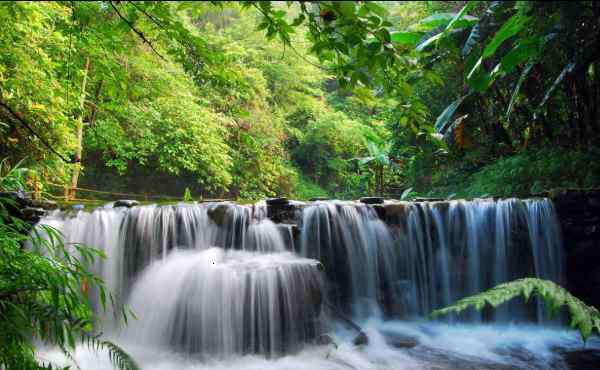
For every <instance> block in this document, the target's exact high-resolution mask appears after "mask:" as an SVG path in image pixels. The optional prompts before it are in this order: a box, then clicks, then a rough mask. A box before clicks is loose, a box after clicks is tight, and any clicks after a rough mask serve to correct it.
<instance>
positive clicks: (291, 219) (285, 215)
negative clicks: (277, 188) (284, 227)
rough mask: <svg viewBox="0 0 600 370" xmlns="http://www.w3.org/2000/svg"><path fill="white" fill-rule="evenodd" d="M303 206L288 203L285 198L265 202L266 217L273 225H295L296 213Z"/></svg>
mask: <svg viewBox="0 0 600 370" xmlns="http://www.w3.org/2000/svg"><path fill="white" fill-rule="evenodd" d="M303 206H304V205H303V204H298V203H290V202H289V201H288V200H287V199H286V198H274V199H268V200H267V217H268V218H269V219H271V221H273V222H275V223H286V224H295V223H296V211H299V210H300V209H301V208H302V207H303Z"/></svg>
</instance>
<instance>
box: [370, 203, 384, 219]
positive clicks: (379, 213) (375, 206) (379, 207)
mask: <svg viewBox="0 0 600 370" xmlns="http://www.w3.org/2000/svg"><path fill="white" fill-rule="evenodd" d="M373 209H374V210H375V212H376V213H377V217H379V218H380V219H382V220H385V207H384V205H383V204H373Z"/></svg>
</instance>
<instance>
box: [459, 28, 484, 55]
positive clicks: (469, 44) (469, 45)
mask: <svg viewBox="0 0 600 370" xmlns="http://www.w3.org/2000/svg"><path fill="white" fill-rule="evenodd" d="M479 30H480V25H479V23H477V24H476V25H475V26H473V28H472V29H471V33H469V37H468V38H467V41H465V45H464V46H463V49H462V55H463V57H466V56H467V55H469V54H470V53H471V50H473V48H474V47H475V46H476V45H477V44H478V43H479V39H480V38H481V33H480V31H479Z"/></svg>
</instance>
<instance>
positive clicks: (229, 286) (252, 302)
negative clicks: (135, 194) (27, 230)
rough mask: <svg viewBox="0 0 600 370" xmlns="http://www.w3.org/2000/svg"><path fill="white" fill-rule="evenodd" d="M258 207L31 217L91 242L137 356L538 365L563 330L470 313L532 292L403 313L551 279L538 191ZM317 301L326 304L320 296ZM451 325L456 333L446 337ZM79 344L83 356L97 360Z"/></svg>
mask: <svg viewBox="0 0 600 370" xmlns="http://www.w3.org/2000/svg"><path fill="white" fill-rule="evenodd" d="M269 207H270V206H268V205H267V204H266V203H265V202H259V203H257V204H255V205H251V206H242V205H237V204H233V203H208V204H178V205H169V206H156V205H150V206H139V207H133V208H113V207H112V206H111V205H107V206H106V207H103V208H99V209H96V210H94V211H93V212H91V213H88V212H82V211H79V212H76V213H71V212H60V211H57V212H54V213H51V214H50V215H48V216H47V217H46V218H45V219H43V220H42V222H43V223H45V224H48V225H50V226H53V227H55V228H57V229H59V230H60V231H62V232H63V234H64V235H65V238H66V241H67V242H79V243H85V244H88V245H91V246H96V247H99V248H102V249H104V251H105V252H106V254H107V256H108V258H107V259H106V260H105V261H103V262H99V263H98V264H97V266H95V269H96V271H97V272H98V273H99V274H100V275H101V276H102V277H103V279H104V280H105V281H106V282H107V285H108V287H109V289H110V290H111V291H113V292H114V293H115V294H116V296H117V298H118V299H117V301H118V302H119V304H124V303H127V304H128V305H129V306H131V308H132V309H133V310H134V312H135V313H136V314H137V316H138V317H139V320H133V321H131V320H130V323H129V325H128V326H127V327H126V328H125V329H122V330H119V329H117V328H116V326H117V325H114V324H115V322H114V319H112V318H111V316H110V315H107V318H106V320H107V323H106V324H107V327H109V328H112V336H113V337H114V338H116V340H118V341H119V342H121V343H123V344H124V345H125V347H126V348H127V349H129V350H130V351H132V354H133V355H134V356H138V357H139V358H142V359H145V361H144V362H143V363H144V364H145V366H148V367H149V368H168V369H179V368H188V367H189V368H194V369H195V368H200V367H202V368H206V369H213V368H256V369H263V368H265V367H267V368H269V367H270V368H293V369H300V368H306V369H315V368H317V369H323V370H324V369H328V370H329V369H348V368H359V369H363V368H378V369H399V368H401V369H429V368H436V369H451V368H462V365H457V364H462V363H464V364H471V365H473V364H475V363H476V364H477V365H476V366H475V365H473V367H469V368H477V369H500V368H502V369H525V368H527V369H529V368H531V369H545V368H547V367H548V363H549V361H554V360H553V359H554V358H555V356H554V354H552V352H551V351H550V350H549V348H550V346H553V345H561V346H568V345H572V343H574V342H573V339H572V334H570V333H569V334H567V333H565V332H563V331H560V330H561V329H553V330H559V331H557V332H552V334H550V335H549V336H548V335H546V334H544V338H546V337H548V338H550V339H544V340H543V341H542V342H540V335H541V334H538V333H539V330H546V329H532V328H531V327H530V326H527V328H528V329H518V330H515V329H512V328H511V327H510V326H504V329H502V330H500V329H498V331H495V332H494V333H496V334H494V335H492V336H491V337H493V338H491V337H490V335H489V333H490V331H489V330H492V329H485V326H482V325H481V324H477V323H479V322H482V321H485V322H494V323H496V324H495V325H496V326H497V325H510V322H513V321H519V322H527V321H529V322H538V323H539V322H542V321H544V320H545V317H544V315H543V313H542V310H541V305H540V304H538V305H537V307H536V306H535V305H534V306H533V307H532V306H531V305H525V304H523V303H522V302H513V303H510V304H508V305H504V306H502V307H500V308H498V309H496V310H495V311H493V312H492V311H486V310H484V311H483V312H482V313H479V312H475V311H472V312H468V313H467V314H465V315H461V316H460V317H455V318H449V321H450V322H460V323H461V324H458V325H451V324H448V323H435V324H424V323H419V322H418V321H417V322H415V321H412V320H413V319H419V318H422V317H424V316H425V315H427V314H428V313H429V312H430V311H431V310H433V309H436V308H440V307H443V306H445V305H447V304H450V303H452V302H454V301H455V300H456V299H459V298H461V297H464V296H466V295H469V294H473V293H477V292H480V291H482V290H484V289H487V288H490V287H492V286H494V285H496V284H498V283H501V282H504V281H509V280H513V279H516V278H519V277H524V276H538V277H541V278H544V279H551V280H554V281H557V282H562V281H563V271H562V269H563V268H562V266H563V262H562V260H563V257H562V250H561V249H562V243H561V239H560V229H559V225H558V222H557V218H556V214H555V212H554V208H553V205H552V203H551V202H550V201H549V200H546V199H532V200H517V199H507V200H498V201H493V200H475V201H445V202H416V203H412V202H393V203H388V204H385V205H375V206H372V205H365V204H362V203H359V202H342V201H327V202H320V201H319V202H313V203H308V204H299V203H296V204H294V207H295V210H296V212H295V213H294V214H295V216H293V217H295V220H287V221H286V222H290V223H296V224H297V225H298V226H299V228H300V230H301V231H300V233H299V234H296V233H294V231H293V230H294V228H295V227H296V226H293V225H290V224H276V223H274V222H273V221H272V220H271V219H270V218H269V217H271V216H272V215H271V211H270V208H269ZM293 217H292V218H293ZM318 261H320V262H318ZM321 263H322V265H321ZM321 270H324V271H321ZM323 301H327V302H328V303H327V304H326V305H325V306H324V307H325V308H326V307H335V309H334V310H333V311H329V310H327V309H326V310H322V309H321V308H322V306H323V305H322V302H323ZM334 311H338V312H342V313H344V314H345V315H346V316H350V317H352V318H353V319H354V320H356V321H357V322H360V323H362V324H363V325H365V327H366V328H367V329H366V330H367V332H368V333H369V337H370V341H371V343H370V344H369V345H368V346H367V347H366V350H365V351H362V352H357V350H356V349H355V348H354V347H353V346H352V345H351V344H349V343H350V341H349V340H347V339H345V338H346V334H345V333H346V332H347V329H344V328H341V327H340V326H339V325H333V326H332V325H328V322H330V321H336V316H335V315H333V313H334ZM332 315H333V316H332ZM398 320H402V321H398ZM474 324H476V326H473V325H474ZM519 325H521V326H520V327H519V328H521V327H522V325H523V324H519ZM496 326H494V327H496ZM332 328H336V329H335V330H334V331H328V330H331V329H332ZM465 330H470V331H471V332H472V333H473V334H472V336H473V338H477V339H474V340H476V341H477V345H475V344H474V343H471V342H469V338H468V337H467V336H465ZM494 330H496V329H494ZM326 332H328V333H329V334H330V335H331V336H333V337H334V338H335V340H336V341H338V342H339V343H341V344H340V346H339V347H336V349H335V350H332V349H331V347H327V346H324V345H315V340H316V339H317V338H319V339H318V340H317V342H320V341H321V339H320V338H322V334H323V333H326ZM407 333H408V334H409V335H410V336H412V337H413V338H414V340H415V341H416V342H415V343H420V344H419V345H418V346H417V347H416V348H415V349H413V350H410V351H409V352H406V351H403V350H398V349H397V348H394V345H393V344H392V345H390V344H389V343H395V342H394V340H392V342H390V339H389V338H388V337H389V336H390V335H392V336H394V335H398V334H400V335H401V336H402V335H406V334H407ZM452 333H454V334H452ZM501 333H509V334H501ZM530 333H534V334H533V335H532V334H530ZM455 334H456V335H459V336H460V338H458V337H452V339H449V338H450V337H449V336H451V335H455ZM395 340H397V339H395ZM481 341H483V342H481ZM325 342H327V341H325ZM455 342H456V343H463V344H464V346H465V347H464V348H462V347H460V346H457V345H455V344H453V343H455ZM480 342H481V343H480ZM515 343H518V346H520V347H519V348H522V350H523V351H525V350H526V351H533V352H535V353H536V355H532V356H533V357H532V358H533V359H534V360H535V361H534V360H532V361H533V362H534V363H535V364H534V365H535V366H534V365H531V366H529V365H527V366H525V365H523V364H521V362H519V361H521V357H519V356H522V353H521V352H519V353H518V354H517V355H516V356H513V355H511V348H513V346H514V345H515ZM540 343H543V344H540ZM569 343H570V344H569ZM327 348H329V349H327ZM323 351H324V352H323ZM332 351H333V352H332ZM411 351H412V352H411ZM503 351H504V352H503ZM544 351H545V352H544ZM155 352H156V353H161V354H163V355H157V354H155ZM49 353H50V352H49ZM506 353H508V354H506ZM248 354H258V355H260V358H263V359H265V358H271V359H272V360H259V359H257V357H248V356H243V355H248ZM290 354H292V355H291V356H290ZM325 355H326V356H325ZM157 356H158V357H157ZM160 356H163V357H164V356H166V357H165V358H167V360H164V361H163V362H161V361H159V357H160ZM190 356H192V357H190ZM240 356H242V357H240ZM477 356H480V357H477ZM536 356H538V357H536ZM79 357H80V360H83V362H84V363H89V364H90V365H89V368H91V369H97V368H103V367H102V366H104V365H102V366H101V365H99V364H97V363H96V362H94V361H92V360H89V362H88V359H89V357H87V354H80V356H79ZM190 358H193V359H194V360H189V359H190ZM215 359H217V360H215ZM242 359H246V360H242ZM189 361H192V362H189ZM215 361H217V362H215ZM264 361H272V362H264ZM58 362H60V361H58ZM399 363H401V364H402V365H401V366H400V365H398V364H399ZM494 363H508V364H510V365H511V366H513V365H514V367H495V365H493V364H494ZM490 364H492V365H490ZM515 364H517V365H518V366H517V365H515ZM471 365H468V366H471ZM488 365H489V366H490V367H487V366H488ZM522 365H523V366H522ZM468 366H467V365H465V367H468ZM553 366H554V365H553ZM85 368H87V367H85ZM555 368H556V369H567V368H568V367H566V366H562V365H556V367H555Z"/></svg>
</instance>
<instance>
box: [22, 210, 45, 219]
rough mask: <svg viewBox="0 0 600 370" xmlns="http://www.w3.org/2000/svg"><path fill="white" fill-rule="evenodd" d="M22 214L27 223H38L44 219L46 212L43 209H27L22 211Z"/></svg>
mask: <svg viewBox="0 0 600 370" xmlns="http://www.w3.org/2000/svg"><path fill="white" fill-rule="evenodd" d="M21 214H22V215H23V219H24V220H25V221H30V222H33V223H37V222H38V221H39V220H40V219H41V218H42V217H44V215H45V214H46V210H44V209H43V208H33V207H25V208H23V210H22V211H21Z"/></svg>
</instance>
